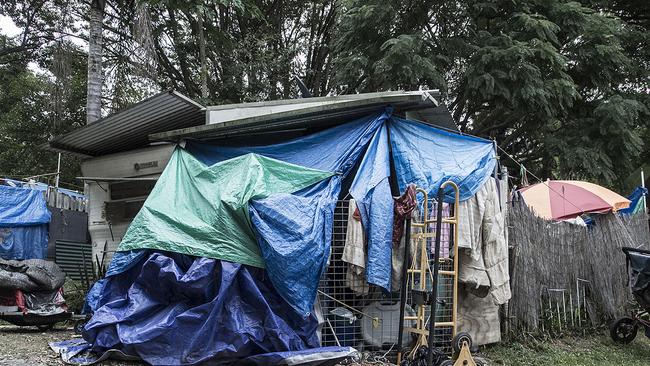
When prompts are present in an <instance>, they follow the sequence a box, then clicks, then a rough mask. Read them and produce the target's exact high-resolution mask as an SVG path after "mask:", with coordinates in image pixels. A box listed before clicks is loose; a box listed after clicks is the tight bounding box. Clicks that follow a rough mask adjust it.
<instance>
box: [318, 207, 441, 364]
mask: <svg viewBox="0 0 650 366" xmlns="http://www.w3.org/2000/svg"><path fill="white" fill-rule="evenodd" d="M349 205H350V201H349V200H340V201H338V202H337V205H336V209H335V212H334V226H333V237H332V247H331V255H330V260H329V265H328V268H327V270H326V272H325V274H324V275H323V278H322V279H321V281H320V285H319V300H320V306H321V310H322V313H323V316H324V318H325V325H324V327H323V330H322V344H323V346H336V345H340V346H351V347H355V348H356V349H357V350H359V351H362V352H366V351H370V352H377V353H381V355H383V356H385V357H387V358H388V359H391V360H392V361H394V360H395V359H396V353H397V349H396V348H397V347H396V344H397V340H398V336H399V325H400V320H401V319H400V313H399V311H400V293H399V288H400V287H399V286H395V284H396V283H399V278H398V279H394V280H393V290H394V292H391V293H387V292H385V291H384V290H382V289H381V288H379V287H377V286H374V285H369V286H368V287H367V288H366V289H365V291H363V289H359V288H356V289H352V288H350V286H349V282H347V281H346V273H347V271H348V270H349V265H348V263H346V262H345V261H343V260H342V255H343V250H344V247H345V243H346V234H347V232H348V219H349ZM424 207H426V209H427V210H430V212H434V215H435V212H436V211H435V210H436V209H437V206H436V204H435V200H433V199H429V200H428V202H427V204H426V205H424V203H423V202H422V201H420V207H419V209H418V210H416V211H415V213H414V214H413V216H412V221H413V222H422V221H423V220H424V218H425V217H431V216H430V215H431V214H430V212H429V213H427V214H425V212H424ZM451 209H452V207H451V206H450V205H446V204H445V210H446V211H445V216H448V215H449V214H450V212H451V211H450V210H451ZM434 217H435V216H434ZM432 225H434V227H429V228H424V227H416V226H412V232H413V233H416V232H418V231H422V230H426V231H428V232H431V231H432V230H433V231H435V223H434V224H432ZM452 226H453V225H450V224H448V223H443V224H442V226H441V228H442V230H441V258H442V259H441V261H440V270H447V271H453V270H454V268H453V260H452V259H450V253H453V251H451V250H450V249H452V248H453V245H452V241H453V239H452V238H453V231H452V230H454V228H453V227H452ZM414 242H415V241H414V240H411V244H410V245H411V254H413V253H414V252H415V250H414V245H415V244H414ZM434 244H435V241H434V238H433V237H428V238H426V240H425V242H424V245H426V253H427V261H428V263H429V264H430V265H431V266H432V265H433V250H434ZM402 250H403V248H402V247H400V248H396V247H393V252H394V253H393V263H395V260H396V258H395V257H396V256H397V255H398V251H402ZM411 260H413V258H412V259H411ZM393 275H394V276H395V275H396V271H393ZM397 275H399V271H398V272H397ZM415 277H416V276H412V275H409V278H412V280H409V282H408V284H409V285H408V288H409V289H410V288H411V287H412V285H414V286H419V283H420V282H419V278H418V279H415ZM439 278H440V280H439V281H438V284H437V291H438V296H437V298H438V305H437V309H436V317H435V320H436V323H440V324H449V323H451V322H452V320H453V280H452V279H450V278H449V277H448V276H447V277H445V276H442V275H441V276H439ZM412 281H417V282H412ZM425 281H426V287H427V289H429V290H430V289H431V288H432V283H433V282H432V281H431V278H427V279H425ZM406 296H407V305H406V308H405V316H406V319H407V320H405V322H404V326H405V327H407V328H408V327H414V326H415V325H416V320H414V318H415V317H416V316H417V314H416V304H415V302H414V299H413V292H412V291H410V290H409V291H407V293H406ZM429 316H430V311H428V310H427V313H426V314H425V318H427V319H428V318H429ZM427 324H428V322H427ZM452 333H453V329H452V327H451V326H436V331H435V332H434V344H435V345H436V347H437V348H438V349H439V350H440V351H443V352H445V353H450V352H451V347H450V344H451V337H452V335H453V334H452ZM415 342H416V335H415V334H414V333H410V332H407V331H404V332H403V345H404V346H405V347H412V346H413V345H414V344H415Z"/></svg>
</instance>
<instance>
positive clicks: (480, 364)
mask: <svg viewBox="0 0 650 366" xmlns="http://www.w3.org/2000/svg"><path fill="white" fill-rule="evenodd" d="M474 363H476V366H487V362H485V360H481V359H480V358H475V359H474Z"/></svg>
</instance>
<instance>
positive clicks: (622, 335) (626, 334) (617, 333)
mask: <svg viewBox="0 0 650 366" xmlns="http://www.w3.org/2000/svg"><path fill="white" fill-rule="evenodd" d="M638 331H639V324H638V323H637V321H636V320H635V319H633V318H630V317H624V318H620V319H617V320H616V321H615V322H614V323H612V325H611V326H610V327H609V335H610V337H612V340H613V341H614V342H616V343H621V344H628V343H630V342H632V341H633V340H634V338H636V333H637V332H638Z"/></svg>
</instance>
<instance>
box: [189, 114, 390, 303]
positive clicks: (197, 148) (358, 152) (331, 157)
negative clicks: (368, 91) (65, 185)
mask: <svg viewBox="0 0 650 366" xmlns="http://www.w3.org/2000/svg"><path fill="white" fill-rule="evenodd" d="M389 118H390V114H389V113H381V114H378V115H374V116H371V117H367V118H363V119H360V120H357V121H353V122H350V123H347V124H344V125H340V126H337V127H333V128H330V129H327V130H324V131H321V132H318V133H315V134H311V135H308V136H305V137H300V138H297V139H293V140H290V141H288V142H284V143H280V144H273V145H265V146H253V147H222V146H213V145H207V144H197V143H190V142H188V143H187V145H186V148H187V150H188V151H189V152H190V153H191V154H192V155H193V156H195V157H196V158H197V159H199V160H201V161H202V162H203V163H204V164H214V163H215V162H218V161H222V160H224V159H230V158H232V157H235V156H239V155H242V154H247V153H256V154H260V155H264V156H268V157H270V158H274V159H278V160H281V161H285V162H288V163H291V164H296V165H300V166H304V167H307V168H312V169H318V170H322V171H330V172H337V175H335V176H333V177H331V178H330V179H329V180H327V181H323V182H321V183H319V184H317V185H315V186H312V187H309V188H307V189H304V190H302V191H299V192H296V193H294V194H284V195H274V196H270V197H268V198H266V199H261V200H254V201H253V202H252V204H251V206H250V211H251V219H252V222H253V226H254V227H255V229H256V232H257V234H258V242H259V246H260V249H261V252H262V256H263V258H264V261H265V264H266V269H267V271H268V275H269V277H270V278H271V281H272V283H273V285H274V286H275V288H276V289H277V290H278V292H279V293H280V294H281V295H282V297H283V298H284V299H285V300H286V301H287V302H288V303H289V304H290V305H291V306H292V307H293V308H294V309H295V310H296V311H298V312H299V313H301V314H303V315H306V314H309V312H310V311H311V309H312V308H313V304H314V299H315V298H316V291H317V288H318V281H319V280H320V278H321V276H322V274H323V271H324V270H325V266H326V264H327V257H328V255H329V252H330V245H331V240H332V238H331V233H332V225H333V220H334V208H335V206H336V200H337V199H338V196H339V194H340V191H341V182H342V180H343V179H345V178H346V177H347V176H348V175H349V174H350V173H351V172H352V170H353V168H354V166H355V165H356V164H357V162H358V161H359V160H360V158H361V156H362V154H363V152H364V150H366V148H367V146H368V144H369V142H370V140H371V139H372V138H373V137H374V136H375V133H376V132H377V131H378V130H379V129H380V128H381V127H382V126H383V125H384V122H385V121H386V120H388V119H389ZM357 175H358V173H357ZM359 191H362V189H361V188H360V189H359ZM361 194H363V195H364V196H365V193H361ZM386 214H387V215H392V210H390V211H388V212H386ZM388 221H390V219H388V218H386V219H385V220H383V222H388ZM370 240H373V239H370ZM388 258H389V260H388V262H386V263H385V264H384V265H387V266H389V267H388V269H387V270H385V269H384V270H382V271H384V272H387V273H388V281H390V252H389V253H388ZM376 270H377V268H376V266H375V267H373V268H371V269H369V274H370V276H372V274H373V273H374V271H376ZM377 282H383V281H377Z"/></svg>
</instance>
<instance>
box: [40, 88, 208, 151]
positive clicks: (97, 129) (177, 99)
mask: <svg viewBox="0 0 650 366" xmlns="http://www.w3.org/2000/svg"><path fill="white" fill-rule="evenodd" d="M204 124H205V107H203V106H202V105H200V104H198V103H196V102H194V101H193V100H191V99H190V98H188V97H186V96H184V95H182V94H180V93H178V92H176V91H165V92H162V93H160V94H158V95H155V96H153V97H151V98H149V99H145V100H143V101H142V102H140V103H137V104H135V105H133V106H131V107H129V108H127V109H125V110H123V111H120V112H117V113H115V114H112V115H110V116H107V117H105V118H102V119H100V120H98V121H96V122H93V123H91V124H88V125H86V126H84V127H81V128H79V129H77V130H75V131H72V132H70V133H67V134H65V135H63V136H59V137H56V138H55V139H53V140H52V141H50V142H49V143H48V144H47V146H46V147H47V148H49V149H52V150H58V151H66V152H72V153H76V154H80V155H85V156H99V155H106V154H111V153H115V152H120V151H127V150H132V149H137V148H141V147H144V146H147V145H148V144H149V143H150V140H149V135H150V134H152V133H158V132H163V131H169V130H173V129H179V128H187V127H193V126H200V125H204Z"/></svg>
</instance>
